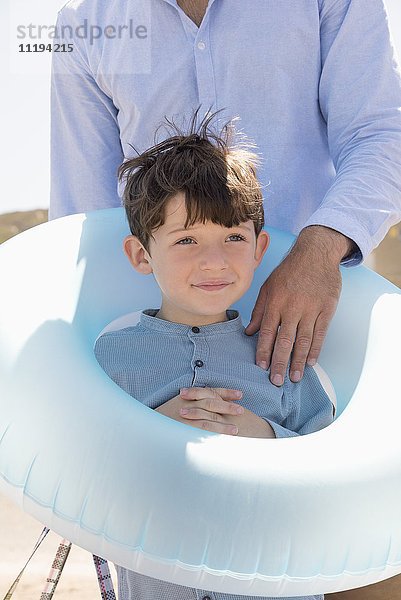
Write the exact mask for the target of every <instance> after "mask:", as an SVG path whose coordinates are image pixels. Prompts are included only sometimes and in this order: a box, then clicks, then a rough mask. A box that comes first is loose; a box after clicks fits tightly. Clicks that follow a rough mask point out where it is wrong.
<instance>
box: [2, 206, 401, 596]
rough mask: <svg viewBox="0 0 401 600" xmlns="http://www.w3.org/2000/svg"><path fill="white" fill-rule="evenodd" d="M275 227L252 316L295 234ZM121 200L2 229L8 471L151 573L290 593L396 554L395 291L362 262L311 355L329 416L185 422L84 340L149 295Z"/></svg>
mask: <svg viewBox="0 0 401 600" xmlns="http://www.w3.org/2000/svg"><path fill="white" fill-rule="evenodd" d="M270 232H271V234H272V245H271V248H270V250H269V251H268V252H267V253H266V256H265V260H264V263H263V265H262V266H261V267H260V268H259V269H258V271H257V274H256V277H255V281H254V284H253V287H252V289H251V290H250V291H249V292H248V294H247V296H246V297H244V298H243V299H242V300H241V302H239V303H238V304H237V305H236V307H237V308H238V309H239V310H240V311H241V313H242V315H243V318H244V322H247V318H248V317H249V315H250V312H251V309H252V307H253V304H254V300H255V297H256V293H257V291H258V289H259V286H260V285H261V283H262V281H263V280H264V278H265V276H266V274H267V273H268V272H270V271H271V270H272V268H273V267H274V266H275V265H276V264H277V263H278V262H279V261H280V259H281V258H282V256H283V254H284V253H285V251H286V250H287V249H288V247H289V245H290V244H291V243H292V241H293V238H292V236H290V235H287V234H284V233H281V232H278V231H274V230H270ZM126 233H127V225H126V223H125V218H124V214H123V211H122V209H121V210H120V209H111V210H105V211H97V212H94V213H88V214H87V215H75V216H72V217H67V218H64V219H59V220H57V221H53V222H51V223H48V224H45V225H42V226H39V227H36V228H34V229H32V230H29V231H27V232H25V233H23V234H21V235H19V236H17V237H16V238H14V239H12V240H10V241H9V242H6V243H5V244H3V245H2V246H1V247H0V272H1V294H0V415H1V417H0V489H1V491H2V492H4V493H6V494H7V495H8V496H9V497H11V498H13V499H14V500H15V501H17V502H18V503H19V505H20V506H21V507H22V508H23V509H24V510H26V511H27V512H29V513H30V514H31V515H33V516H34V517H36V518H37V519H38V520H39V521H41V522H42V523H45V524H46V525H47V526H48V527H50V528H51V529H53V530H54V531H56V532H57V533H59V534H60V535H62V536H63V537H66V538H68V539H70V540H71V541H72V542H73V543H75V544H78V545H79V546H82V547H83V548H86V549H87V550H89V551H91V552H94V553H96V554H98V555H101V556H104V557H105V558H107V559H109V560H112V561H114V562H115V563H117V564H121V565H123V566H125V567H127V568H130V569H133V570H135V571H138V572H140V573H143V574H145V575H150V576H153V577H157V578H160V579H165V580H168V581H172V582H175V583H178V584H182V585H189V586H194V587H197V588H202V589H213V590H216V591H221V592H227V593H237V594H250V595H271V596H287V597H289V596H298V595H304V594H317V593H325V592H331V591H339V590H344V589H348V588H353V587H358V586H362V585H366V584H369V583H373V582H376V581H379V580H382V579H385V578H387V577H390V576H392V575H395V574H398V573H400V572H401V519H400V506H401V436H400V434H399V429H400V422H401V384H400V379H399V377H400V342H401V295H400V290H399V289H398V288H396V287H395V286H393V285H391V284H390V283H389V282H387V281H386V280H384V279H382V278H381V277H380V276H378V275H376V274H374V273H372V272H370V271H369V270H368V269H365V268H363V267H357V268H353V269H344V270H343V293H342V297H341V301H340V304H339V307H338V311H337V313H336V316H335V318H334V320H333V322H332V324H331V327H330V331H329V335H328V338H327V342H326V345H325V349H324V351H323V353H322V355H321V357H320V360H319V362H320V363H321V365H322V366H323V368H324V369H325V370H326V371H327V373H328V374H329V376H330V378H331V380H332V381H333V383H334V387H335V389H336V392H337V402H338V412H337V415H338V416H337V418H336V420H335V422H334V423H333V424H332V425H331V426H330V427H328V428H326V429H324V430H322V431H319V432H316V433H314V434H311V435H308V436H303V437H298V438H288V439H279V440H260V439H249V438H234V437H231V436H224V435H215V434H211V433H207V432H202V431H200V430H199V429H195V428H192V427H188V426H185V425H183V424H181V423H177V422H175V421H172V420H170V419H167V418H166V417H163V416H162V415H160V414H158V413H156V412H155V411H152V410H151V409H149V408H147V407H145V406H143V405H142V404H140V403H139V402H137V401H135V400H134V399H132V398H131V397H130V396H128V395H127V394H125V392H123V391H122V390H121V389H120V388H119V387H118V386H116V385H115V384H114V383H113V382H112V381H111V380H110V379H109V378H108V377H107V375H106V374H105V373H104V372H103V371H102V369H101V368H100V366H99V365H98V363H97V361H96V359H95V357H94V355H93V351H92V348H93V344H94V341H95V339H96V337H97V335H98V333H99V332H100V331H101V330H102V329H103V328H104V327H105V326H106V325H107V324H108V323H109V322H111V321H113V320H114V319H116V318H117V317H118V316H120V315H122V314H125V313H128V312H131V311H133V310H139V309H141V308H143V307H148V306H158V303H159V292H158V289H157V287H156V285H155V283H154V282H153V280H152V278H145V277H141V276H139V275H136V273H135V272H134V271H133V270H132V268H131V267H130V265H129V264H128V261H126V259H125V257H124V256H123V253H122V251H121V240H122V238H123V237H124V236H125V235H126Z"/></svg>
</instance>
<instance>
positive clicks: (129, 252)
mask: <svg viewBox="0 0 401 600" xmlns="http://www.w3.org/2000/svg"><path fill="white" fill-rule="evenodd" d="M123 248H124V252H125V254H126V256H127V257H128V260H129V261H130V263H131V265H132V266H133V267H134V269H135V271H138V273H142V275H149V273H152V266H151V264H150V262H149V258H150V256H149V254H148V252H147V251H146V250H145V248H144V247H143V245H142V244H141V242H140V241H139V239H138V238H137V237H136V236H135V235H128V236H127V237H126V238H125V240H124V242H123Z"/></svg>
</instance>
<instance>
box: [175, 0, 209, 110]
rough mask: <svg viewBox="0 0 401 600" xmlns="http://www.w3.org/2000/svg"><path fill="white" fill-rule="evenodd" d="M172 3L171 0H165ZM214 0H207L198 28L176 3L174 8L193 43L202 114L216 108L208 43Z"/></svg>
mask: <svg viewBox="0 0 401 600" xmlns="http://www.w3.org/2000/svg"><path fill="white" fill-rule="evenodd" d="M167 1H168V2H169V3H170V4H173V5H174V3H173V1H172V0H167ZM213 2H214V0H210V1H209V6H208V8H207V11H206V13H205V16H204V17H203V20H202V23H201V26H200V27H199V28H198V27H197V26H196V25H195V23H194V22H193V21H191V19H190V18H189V17H188V16H187V15H186V14H185V12H184V11H183V10H181V9H180V8H179V7H178V6H177V5H175V6H176V8H177V10H178V12H179V15H180V17H181V22H182V25H183V27H184V29H185V32H186V35H187V37H188V39H189V40H190V42H191V43H192V44H193V52H194V61H195V75H196V82H197V87H198V99H199V104H200V105H202V108H203V110H204V114H207V115H208V114H210V113H211V112H214V111H215V110H217V108H218V107H217V97H216V86H215V77H214V70H213V61H212V54H211V44H210V19H209V15H210V10H211V5H212V4H213Z"/></svg>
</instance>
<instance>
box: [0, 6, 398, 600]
mask: <svg viewBox="0 0 401 600" xmlns="http://www.w3.org/2000/svg"><path fill="white" fill-rule="evenodd" d="M385 3H386V5H387V8H388V13H389V22H390V28H391V31H392V36H393V42H394V45H395V47H396V49H397V52H398V56H399V57H400V56H401V0H386V2H385ZM64 4H65V0H1V3H0V32H1V35H0V69H1V73H2V74H3V93H2V94H1V95H0V127H1V133H2V140H3V141H2V152H1V163H0V164H1V180H2V190H3V191H2V193H1V195H0V243H2V242H3V241H5V240H6V239H8V238H9V237H11V236H13V235H16V234H17V233H19V232H20V231H23V230H24V229H27V228H29V227H32V226H34V225H37V224H39V223H41V222H44V221H46V220H47V208H48V205H49V193H50V181H49V180H50V176H49V163H50V147H49V146H50V144H49V140H50V53H47V52H45V53H43V54H41V55H35V56H34V59H33V58H32V56H33V55H31V56H27V55H26V54H20V53H18V44H19V43H21V40H17V38H16V33H15V31H16V29H15V26H16V23H21V22H22V23H46V24H49V25H51V24H53V23H54V22H55V20H56V15H57V11H58V10H59V9H60V8H61V7H62V6H63V5H64ZM22 17H23V19H22ZM22 170H23V171H22ZM365 264H366V265H367V266H369V267H370V268H372V269H374V270H376V271H377V272H378V273H380V274H381V275H383V276H384V277H386V278H387V279H389V280H390V281H392V282H393V283H395V284H396V285H398V286H399V287H401V226H400V225H397V226H394V227H392V229H391V230H390V231H389V233H388V234H387V236H386V238H385V239H384V240H383V242H382V243H381V244H380V246H379V247H378V248H377V249H376V250H375V251H374V252H373V254H372V255H371V256H370V257H369V259H368V260H367V262H366V263H365ZM41 529H42V528H41V525H40V524H38V523H37V522H36V521H34V520H33V519H31V518H30V517H29V516H27V515H25V514H24V513H22V512H21V511H20V510H19V509H18V508H16V507H15V506H14V505H12V504H11V503H10V502H9V501H8V500H7V499H6V498H4V497H2V496H1V495H0V598H2V597H3V596H4V594H6V592H7V590H8V587H9V586H10V585H11V583H12V581H13V580H14V578H15V577H16V576H17V574H18V572H19V570H20V569H21V568H22V566H23V564H24V562H25V560H26V559H27V558H28V556H29V554H30V553H31V551H32V548H33V545H34V543H35V541H36V539H37V538H38V536H39V534H40V532H41ZM59 541H60V539H59V538H58V536H56V535H55V534H50V535H49V536H48V538H47V539H46V540H45V542H44V543H43V545H42V547H41V548H40V550H39V551H38V553H37V556H36V557H35V558H34V560H33V561H32V563H31V564H30V565H29V567H28V569H27V572H26V574H25V575H24V577H23V578H22V581H21V584H20V586H19V587H18V588H17V591H16V593H15V595H14V596H13V599H15V600H32V599H34V598H37V599H39V598H40V594H41V590H42V589H43V586H44V583H45V581H46V576H47V574H48V571H49V570H50V567H51V563H52V559H53V557H54V554H55V552H56V549H57V546H58V543H59ZM91 561H92V559H91V556H90V555H89V554H88V553H87V552H85V551H84V550H81V549H79V548H75V547H73V549H72V552H71V555H70V559H69V561H68V563H67V566H66V569H65V574H64V575H63V577H62V578H61V582H60V584H59V588H58V591H57V593H56V598H60V599H63V598H64V599H67V598H69V599H71V600H75V599H77V600H78V598H79V599H80V600H89V599H92V598H93V599H95V598H99V597H100V596H99V592H98V588H97V580H96V575H95V569H94V566H93V564H92V562H91ZM111 570H112V571H113V568H112V567H111ZM113 576H114V572H113ZM327 600H401V576H400V577H396V578H393V579H391V580H388V581H387V582H384V583H382V584H376V585H374V586H369V587H368V588H362V589H361V590H355V591H351V592H344V593H342V594H333V595H328V596H327Z"/></svg>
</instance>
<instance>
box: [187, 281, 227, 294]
mask: <svg viewBox="0 0 401 600" xmlns="http://www.w3.org/2000/svg"><path fill="white" fill-rule="evenodd" d="M231 283H232V282H231V281H223V280H221V279H218V280H215V281H200V282H199V283H196V284H194V287H197V288H200V289H201V290H206V291H207V292H213V291H217V290H222V289H223V288H225V287H227V286H228V285H231Z"/></svg>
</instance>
